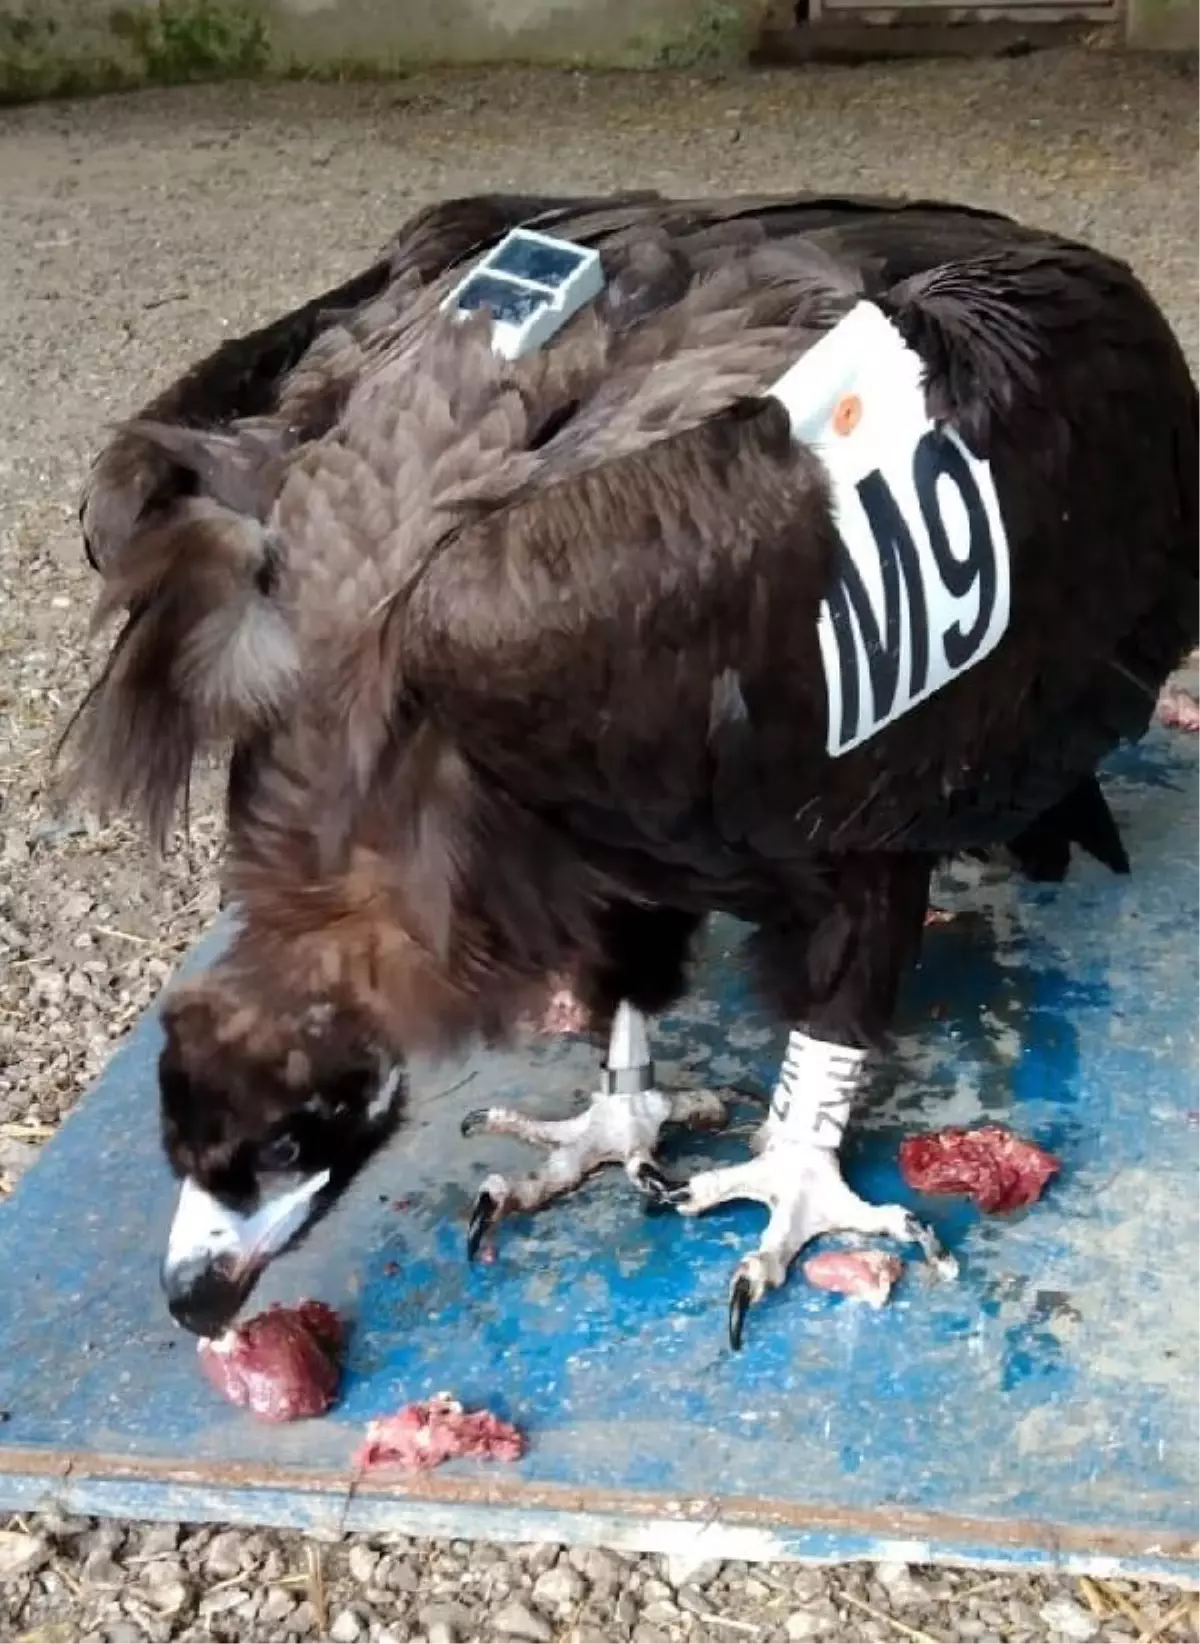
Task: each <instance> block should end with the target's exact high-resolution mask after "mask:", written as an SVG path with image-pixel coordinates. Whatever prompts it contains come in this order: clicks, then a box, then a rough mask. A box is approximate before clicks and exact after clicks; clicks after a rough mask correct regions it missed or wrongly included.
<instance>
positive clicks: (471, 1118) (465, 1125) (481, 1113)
mask: <svg viewBox="0 0 1200 1644" xmlns="http://www.w3.org/2000/svg"><path fill="white" fill-rule="evenodd" d="M487 1116H488V1110H487V1108H486V1107H475V1108H472V1109H471V1111H470V1113H464V1114H463V1116H462V1118H461V1119H460V1120H459V1124H458V1128H459V1131H460V1132H461V1133H462V1135H464V1136H477V1135H478V1134H479V1132H480V1131H481V1130H482V1129H483V1127H484V1126H485V1125H486V1124H487Z"/></svg>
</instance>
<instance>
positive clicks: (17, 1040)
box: [0, 51, 1197, 1644]
mask: <svg viewBox="0 0 1200 1644" xmlns="http://www.w3.org/2000/svg"><path fill="white" fill-rule="evenodd" d="M1196 135H1197V106H1196V79H1195V65H1194V63H1193V62H1191V61H1179V60H1171V59H1166V58H1159V59H1155V58H1149V57H1140V58H1139V57H1124V56H1121V55H1118V54H1113V53H1107V52H1094V53H1089V52H1086V51H1070V52H1052V53H1045V54H1038V55H1033V56H1030V57H1025V58H1020V59H1006V60H997V61H985V62H978V63H971V62H940V63H936V62H930V63H910V64H899V65H891V66H886V67H884V66H873V67H869V68H860V69H845V70H827V69H809V70H806V71H801V72H794V73H771V74H761V75H749V74H747V75H729V76H724V77H721V78H717V79H704V80H701V79H696V78H689V77H686V76H671V77H669V76H662V77H658V76H655V77H632V76H630V77H621V76H603V75H596V74H584V73H566V74H554V73H544V72H532V71H516V70H514V71H504V72H490V73H480V72H473V73H464V74H457V75H422V76H414V77H412V78H409V79H405V80H402V81H397V82H393V83H389V84H387V85H376V86H369V87H367V86H357V87H334V86H306V85H291V86H286V87H274V88H254V87H246V86H238V87H236V88H199V89H190V90H187V91H180V92H153V93H147V94H144V95H140V96H133V97H122V98H113V99H110V100H107V101H99V102H94V103H75V104H48V105H43V106H40V107H32V108H27V109H22V110H18V111H9V112H6V113H2V114H0V225H2V227H0V336H2V337H3V340H4V341H3V353H2V355H0V419H2V426H3V428H4V438H3V442H2V443H0V1192H3V1191H7V1190H8V1188H10V1187H11V1184H12V1183H13V1182H14V1181H15V1179H16V1178H17V1176H18V1175H19V1174H20V1172H21V1171H22V1170H23V1169H24V1168H26V1167H27V1166H28V1164H29V1162H30V1161H31V1160H32V1158H33V1157H34V1156H35V1155H36V1150H37V1147H38V1146H39V1145H40V1144H41V1142H42V1141H44V1140H45V1139H46V1137H47V1136H49V1135H50V1134H52V1132H53V1129H54V1127H55V1125H56V1124H57V1123H58V1122H59V1120H60V1119H61V1118H62V1117H63V1116H64V1115H65V1114H66V1113H67V1112H68V1111H69V1109H70V1108H71V1106H72V1105H73V1103H74V1102H75V1101H76V1099H77V1098H78V1096H79V1094H80V1093H81V1091H82V1090H84V1089H85V1088H86V1086H87V1084H88V1083H89V1082H90V1080H91V1079H92V1078H93V1077H94V1075H95V1074H96V1072H97V1071H98V1069H99V1067H100V1066H101V1065H102V1063H103V1062H104V1060H105V1059H106V1058H107V1056H108V1054H109V1052H110V1050H111V1048H112V1045H113V1043H114V1041H115V1040H116V1039H118V1038H119V1037H120V1036H121V1035H122V1034H123V1033H124V1032H125V1030H126V1029H127V1027H128V1026H129V1024H130V1023H131V1022H132V1021H133V1020H134V1019H135V1018H136V1016H137V1015H138V1014H139V1013H140V1011H141V1010H142V1009H143V1008H144V1007H145V1005H146V1004H147V1003H148V1002H149V1001H150V999H151V998H152V997H153V996H154V995H155V994H156V993H157V991H158V990H159V988H160V987H161V986H162V984H163V982H164V981H165V980H166V979H167V978H168V976H169V975H170V972H171V968H172V966H173V965H174V963H175V962H176V960H177V959H178V957H179V956H180V955H181V954H182V953H183V952H184V951H185V949H186V948H187V947H188V946H189V945H190V943H191V942H192V941H193V940H194V938H195V937H196V936H197V934H198V933H199V932H200V930H201V929H202V928H203V926H204V925H205V924H206V922H207V921H208V920H209V918H210V917H211V915H212V913H213V911H214V909H215V906H216V889H215V881H214V874H213V862H214V851H215V847H216V845H217V842H218V839H219V821H218V817H217V815H216V813H215V811H214V808H213V805H212V797H213V792H212V790H210V789H206V788H205V787H204V785H203V784H202V785H201V789H200V791H199V792H198V794H197V795H196V801H195V807H194V811H193V818H192V829H191V838H190V841H189V842H187V843H186V844H185V843H184V842H182V841H180V842H179V843H178V845H177V847H176V849H175V851H174V852H173V854H172V856H171V858H170V860H169V861H168V862H167V864H166V865H165V866H162V867H156V866H154V865H153V864H152V863H151V862H150V860H149V858H148V857H147V854H146V853H145V851H144V850H143V849H142V848H141V846H140V844H139V843H138V842H137V841H136V840H135V838H134V837H133V836H132V835H131V833H130V832H129V831H128V830H127V829H126V828H124V827H121V826H111V827H106V828H100V827H97V826H96V825H95V824H94V823H92V822H91V821H90V820H89V819H87V818H85V817H76V816H59V815H57V814H56V813H55V812H54V811H53V809H52V808H51V807H50V806H49V804H48V802H47V780H48V765H47V757H48V753H49V751H50V749H51V746H52V743H53V739H54V737H55V735H56V733H57V732H58V730H60V729H61V727H62V725H63V722H64V718H65V715H66V714H67V712H68V711H69V710H70V708H71V707H72V706H73V705H74V704H75V703H76V702H77V701H78V699H79V696H80V694H81V691H82V689H83V687H84V683H85V679H86V677H87V673H88V668H89V665H90V664H89V658H90V659H91V660H93V661H94V657H95V654H96V653H95V652H94V651H93V652H90V653H89V650H88V644H87V623H88V615H89V604H90V600H91V597H92V594H93V591H94V590H93V583H92V578H91V575H90V573H89V571H88V569H87V566H86V564H85V562H84V559H83V556H82V553H81V551H80V545H79V540H78V534H77V530H76V525H75V517H74V513H75V505H76V496H77V491H78V487H79V483H80V479H81V477H82V474H83V471H84V467H85V464H86V461H87V459H88V456H89V454H90V453H91V452H92V451H94V449H95V448H96V445H97V443H98V441H100V440H101V438H102V437H103V434H104V430H105V428H106V426H107V425H109V424H110V423H111V422H112V420H113V419H114V418H117V417H119V416H120V415H122V414H123V413H124V412H126V411H129V410H131V409H133V408H134V407H135V406H136V405H138V404H139V403H141V402H142V401H143V400H144V399H145V398H146V397H147V396H148V394H149V392H150V391H151V390H152V389H153V388H154V387H155V386H157V385H159V384H161V383H162V382H164V381H165V380H168V379H170V378H171V377H172V376H174V375H175V374H176V373H177V372H178V371H179V370H180V369H181V368H182V367H183V366H184V365H185V364H186V363H187V362H189V361H190V360H191V359H192V358H194V357H195V356H196V355H197V354H199V353H201V352H204V351H207V350H208V349H209V348H210V347H212V346H213V345H214V343H216V342H217V341H218V340H219V339H220V338H221V337H223V336H226V335H230V334H234V333H237V332H239V331H242V330H244V329H246V328H248V327H249V326H251V325H252V324H255V323H258V322H261V321H262V320H265V319H266V318H268V317H270V316H273V315H274V314H276V313H277V312H279V311H281V310H283V309H284V308H286V307H288V306H290V305H292V304H293V303H295V302H297V301H299V300H301V299H303V298H306V297H308V296H309V295H311V294H312V293H314V292H315V291H317V290H319V289H321V288H322V287H325V286H327V285H331V284H333V283H334V282H335V281H336V280H338V279H340V278H342V277H344V276H345V275H347V274H348V273H350V272H351V271H352V270H354V269H355V268H357V267H358V266H360V265H361V264H362V263H363V262H364V261H365V260H366V259H367V258H368V257H370V256H371V255H372V254H373V253H374V251H375V250H376V248H377V247H378V246H379V245H380V244H381V243H382V242H383V241H384V240H385V239H386V238H387V236H388V235H389V234H390V233H391V232H392V230H393V228H394V227H395V225H396V224H397V222H398V221H399V220H400V219H402V218H403V217H404V216H405V215H406V214H407V213H409V212H410V211H412V210H413V209H414V207H416V206H417V205H419V204H422V203H424V202H426V201H428V200H430V199H432V198H434V197H436V196H439V195H444V194H450V193H467V192H471V191H474V190H479V189H488V188H522V189H538V188H545V189H555V190H569V189H575V188H579V189H584V188H586V189H604V188H608V187H612V186H617V185H621V186H629V185H632V184H634V183H640V184H645V185H649V186H653V187H657V188H660V189H664V190H668V191H676V192H687V193H704V192H718V191H720V192H724V191H729V190H735V189H747V190H761V189H786V188H793V187H794V188H830V189H843V190H855V191H860V192H861V191H878V192H893V193H894V192H905V193H909V194H925V195H933V196H943V197H950V198H959V199H964V200H969V201H974V202H976V203H981V204H987V205H991V206H997V207H1000V208H1002V209H1004V210H1007V211H1011V212H1014V213H1016V214H1018V215H1020V216H1022V217H1025V218H1027V219H1031V220H1034V221H1038V222H1041V223H1045V224H1047V225H1050V226H1053V227H1055V228H1058V229H1061V230H1064V231H1066V232H1068V233H1071V234H1076V235H1080V236H1083V237H1085V238H1088V239H1091V240H1093V241H1095V242H1096V243H1098V244H1100V245H1102V246H1104V247H1105V248H1107V249H1109V250H1111V251H1114V252H1116V253H1118V254H1119V255H1121V256H1123V257H1126V258H1128V259H1129V260H1130V261H1131V262H1132V263H1133V264H1134V266H1135V267H1136V268H1137V269H1138V271H1139V272H1140V273H1141V274H1142V275H1143V277H1144V278H1145V279H1146V280H1147V282H1148V284H1149V286H1150V288H1151V289H1152V291H1153V292H1154V293H1155V294H1156V295H1157V297H1158V298H1159V299H1160V300H1161V302H1162V303H1163V304H1164V306H1165V308H1166V310H1167V312H1168V314H1169V316H1170V318H1171V320H1172V321H1173V323H1174V324H1175V326H1176V327H1177V329H1178V331H1179V333H1180V335H1181V336H1182V338H1183V340H1184V342H1185V345H1186V347H1187V348H1188V351H1189V354H1190V357H1191V359H1192V361H1193V365H1195V361H1196V351H1197V290H1196V247H1197V198H1196ZM0 1213H2V1212H0ZM317 1561H319V1568H318V1562H317ZM1196 1627H1197V1618H1196V1609H1195V1606H1194V1603H1193V1602H1191V1601H1189V1600H1187V1599H1186V1598H1185V1599H1183V1600H1180V1599H1179V1598H1178V1597H1177V1595H1174V1594H1171V1593H1167V1592H1161V1591H1156V1590H1154V1589H1150V1588H1145V1587H1143V1588H1135V1587H1133V1586H1131V1585H1129V1584H1121V1583H1108V1584H1104V1583H1095V1584H1091V1585H1089V1584H1086V1583H1084V1584H1081V1583H1078V1582H1076V1581H1067V1580H1062V1581H1054V1580H1040V1579H1039V1580H1034V1579H1028V1578H1010V1577H994V1576H992V1577H989V1576H985V1575H978V1576H973V1575H970V1574H963V1573H960V1574H951V1573H946V1572H936V1571H921V1570H907V1569H905V1568H903V1567H878V1568H876V1569H873V1570H872V1569H869V1568H865V1567H860V1568H851V1569H846V1570H841V1571H832V1572H822V1571H816V1572H814V1571H809V1570H801V1571H796V1570H793V1569H787V1568H783V1567H776V1568H767V1569H754V1570H749V1569H747V1568H746V1567H745V1566H728V1565H727V1566H725V1568H724V1569H722V1570H716V1569H712V1568H708V1567H702V1568H700V1569H695V1570H684V1569H681V1568H680V1567H679V1566H678V1565H675V1564H672V1563H671V1562H670V1561H666V1562H664V1561H660V1560H657V1559H648V1558H646V1559H632V1560H623V1559H620V1558H617V1557H616V1556H615V1555H612V1554H606V1553H597V1552H586V1551H580V1550H574V1551H572V1552H571V1553H570V1554H569V1555H568V1553H567V1552H566V1551H565V1550H559V1549H556V1548H544V1547H540V1548H532V1549H531V1548H524V1549H504V1548H499V1547H493V1548H487V1547H484V1548H473V1549H470V1550H468V1549H467V1548H466V1547H465V1546H464V1545H463V1544H461V1543H444V1542H443V1543H420V1542H408V1541H404V1540H403V1539H401V1540H400V1541H397V1540H396V1538H392V1539H391V1540H379V1541H370V1540H367V1539H364V1538H356V1539H354V1540H351V1539H349V1538H348V1539H347V1540H346V1541H345V1542H344V1543H342V1544H340V1545H337V1546H325V1547H319V1548H317V1547H314V1546H313V1545H312V1544H307V1545H306V1544H305V1543H303V1542H302V1541H301V1540H300V1539H299V1538H298V1537H293V1536H286V1535H274V1534H259V1533H254V1534H251V1533H249V1532H244V1531H240V1530H239V1531H219V1530H213V1529H209V1530H194V1529H189V1528H188V1527H183V1528H179V1527H166V1528H163V1527H154V1528H151V1527H148V1526H137V1525H110V1524H104V1525H97V1524H95V1523H88V1522H87V1521H84V1520H70V1519H53V1518H43V1519H31V1520H16V1521H13V1522H12V1523H10V1525H9V1527H8V1529H7V1531H5V1532H3V1533H0V1637H4V1638H16V1637H22V1638H28V1639H31V1640H32V1639H38V1638H41V1639H48V1638H88V1637H101V1638H109V1639H126V1638H128V1639H140V1638H151V1639H166V1638H175V1637H178V1638H214V1639H241V1638H311V1637H322V1638H329V1637H332V1638H334V1639H337V1640H342V1641H352V1640H354V1639H357V1638H370V1639H388V1638H395V1639H407V1638H428V1639H430V1640H438V1639H442V1640H447V1639H453V1638H459V1639H469V1638H516V1639H522V1638H525V1639H535V1640H537V1639H549V1638H552V1637H562V1638H568V1637H575V1638H603V1639H618V1638H619V1639H627V1638H631V1637H632V1638H633V1639H637V1640H647V1641H653V1640H656V1639H691V1638H695V1639H703V1638H727V1639H730V1640H739V1639H769V1638H788V1639H835V1638H848V1637H850V1638H869V1639H907V1640H914V1639H915V1640H923V1639H926V1638H932V1639H946V1640H949V1639H981V1638H1005V1639H1014V1640H1018V1639H1026V1640H1028V1639H1067V1640H1077V1641H1081V1644H1082V1641H1084V1640H1087V1639H1089V1638H1101V1639H1109V1640H1113V1641H1114V1644H1115V1641H1118V1640H1133V1639H1138V1638H1141V1639H1145V1640H1147V1641H1150V1640H1153V1639H1159V1638H1162V1639H1167V1640H1170V1639H1184V1638H1188V1639H1195V1638H1196V1637H1197V1631H1196Z"/></svg>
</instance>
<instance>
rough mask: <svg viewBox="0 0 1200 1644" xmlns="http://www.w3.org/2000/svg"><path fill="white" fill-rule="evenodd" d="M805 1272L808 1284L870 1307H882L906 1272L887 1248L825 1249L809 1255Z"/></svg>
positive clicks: (897, 1258)
mask: <svg viewBox="0 0 1200 1644" xmlns="http://www.w3.org/2000/svg"><path fill="white" fill-rule="evenodd" d="M803 1271H804V1277H805V1278H806V1279H807V1280H808V1282H809V1284H813V1285H816V1287H817V1289H818V1290H832V1291H834V1292H835V1293H836V1294H838V1295H841V1296H853V1297H854V1299H855V1300H856V1301H865V1302H867V1303H868V1304H869V1305H870V1306H871V1307H883V1306H884V1304H885V1303H886V1302H887V1299H888V1297H889V1296H890V1295H891V1293H892V1286H893V1285H894V1284H895V1283H896V1280H897V1279H898V1278H899V1277H900V1275H901V1273H903V1271H904V1263H903V1262H902V1261H901V1260H900V1258H899V1257H898V1256H889V1255H888V1253H887V1252H886V1251H885V1250H823V1251H822V1252H821V1253H820V1255H818V1256H810V1257H809V1258H808V1260H807V1261H806V1262H805V1264H804V1269H803Z"/></svg>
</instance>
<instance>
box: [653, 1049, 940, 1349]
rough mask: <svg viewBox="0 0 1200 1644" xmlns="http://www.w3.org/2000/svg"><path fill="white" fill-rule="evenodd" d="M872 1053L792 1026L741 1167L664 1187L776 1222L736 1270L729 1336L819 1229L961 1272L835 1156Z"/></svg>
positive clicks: (695, 1203) (693, 1206)
mask: <svg viewBox="0 0 1200 1644" xmlns="http://www.w3.org/2000/svg"><path fill="white" fill-rule="evenodd" d="M865 1060H866V1057H865V1053H864V1052H862V1051H858V1050H853V1049H846V1048H845V1047H843V1046H840V1045H833V1044H827V1043H822V1042H820V1041H817V1040H813V1039H810V1038H809V1037H808V1036H807V1035H806V1034H802V1033H793V1034H792V1036H791V1039H790V1041H789V1046H788V1054H787V1056H786V1058H785V1060H784V1064H783V1069H782V1071H781V1073H780V1076H779V1083H778V1084H777V1085H776V1088H775V1093H774V1096H773V1097H772V1101H771V1112H770V1115H769V1117H768V1118H767V1120H766V1122H765V1124H764V1125H763V1126H762V1128H761V1129H760V1130H759V1131H758V1133H757V1135H756V1136H755V1138H754V1141H753V1143H752V1148H753V1151H754V1153H755V1155H756V1157H754V1158H752V1159H748V1160H747V1161H746V1162H745V1163H744V1164H736V1165H727V1166H724V1167H722V1168H720V1169H716V1170H704V1171H701V1172H700V1173H699V1174H698V1175H695V1176H693V1177H692V1178H691V1180H690V1181H688V1182H685V1183H682V1184H681V1185H679V1186H677V1187H672V1188H668V1189H667V1190H666V1191H665V1192H663V1191H662V1189H661V1188H657V1187H656V1184H649V1186H650V1191H652V1192H656V1193H657V1196H658V1197H659V1198H660V1199H661V1201H662V1202H663V1203H666V1204H671V1205H674V1207H675V1208H676V1209H677V1210H678V1211H679V1212H680V1214H681V1215H684V1216H699V1215H701V1214H702V1213H703V1212H704V1211H706V1210H712V1209H714V1208H715V1207H716V1206H717V1205H720V1204H729V1203H730V1202H732V1201H734V1200H737V1199H751V1200H755V1201H757V1202H758V1203H759V1204H765V1205H766V1206H767V1208H768V1210H769V1211H770V1213H771V1214H770V1219H769V1221H768V1222H767V1226H766V1230H765V1232H764V1233H763V1236H762V1239H761V1241H760V1243H759V1247H758V1249H757V1250H756V1251H754V1252H753V1254H751V1255H749V1256H745V1257H743V1259H742V1260H741V1261H740V1262H739V1263H738V1265H737V1267H736V1268H735V1269H734V1273H733V1280H732V1283H731V1284H730V1288H729V1341H730V1345H731V1346H732V1347H733V1349H734V1351H735V1352H736V1351H737V1349H738V1348H740V1347H741V1345H742V1334H743V1330H744V1328H745V1322H746V1314H747V1312H748V1311H749V1309H750V1307H751V1305H752V1304H753V1303H754V1302H757V1301H761V1300H762V1298H763V1296H764V1295H765V1294H766V1293H767V1291H768V1290H775V1289H778V1288H779V1287H780V1286H782V1285H783V1284H784V1283H786V1281H787V1276H788V1270H789V1268H790V1267H791V1265H792V1262H793V1261H794V1260H795V1258H796V1256H797V1255H798V1254H799V1253H800V1251H801V1250H803V1249H804V1247H805V1245H806V1244H809V1243H811V1241H812V1240H813V1239H815V1238H818V1237H819V1236H820V1235H821V1234H822V1233H862V1234H868V1235H871V1236H878V1235H883V1236H885V1237H887V1238H892V1239H896V1240H898V1241H899V1242H900V1243H902V1244H916V1245H919V1246H920V1247H921V1249H922V1251H923V1252H924V1254H925V1257H926V1259H927V1260H928V1261H929V1262H930V1263H931V1264H932V1265H933V1266H934V1267H935V1268H936V1270H937V1272H938V1273H939V1274H940V1275H941V1276H942V1277H944V1278H953V1277H954V1275H955V1274H956V1273H957V1271H958V1264H957V1263H956V1262H955V1260H954V1258H953V1257H952V1256H950V1255H947V1253H946V1252H945V1251H944V1250H943V1249H942V1246H941V1244H940V1243H939V1241H938V1239H937V1237H936V1236H935V1235H934V1233H933V1232H932V1231H931V1230H930V1229H929V1228H927V1227H926V1226H925V1225H924V1224H923V1223H922V1222H919V1221H918V1220H917V1219H916V1217H915V1216H913V1215H912V1214H911V1212H909V1211H908V1210H906V1209H905V1208H904V1206H903V1205H899V1204H884V1205H873V1204H868V1203H867V1202H866V1200H865V1199H861V1198H859V1196H858V1194H857V1193H855V1192H853V1191H852V1190H851V1189H850V1188H849V1187H847V1185H846V1183H845V1181H844V1180H843V1179H842V1167H841V1163H840V1161H839V1158H838V1148H839V1147H840V1145H841V1140H842V1133H843V1131H844V1129H845V1126H846V1120H847V1118H848V1116H849V1112H850V1107H851V1103H852V1101H853V1098H854V1096H855V1094H856V1093H857V1091H858V1088H859V1086H860V1082H861V1078H862V1069H863V1064H864V1063H865Z"/></svg>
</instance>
